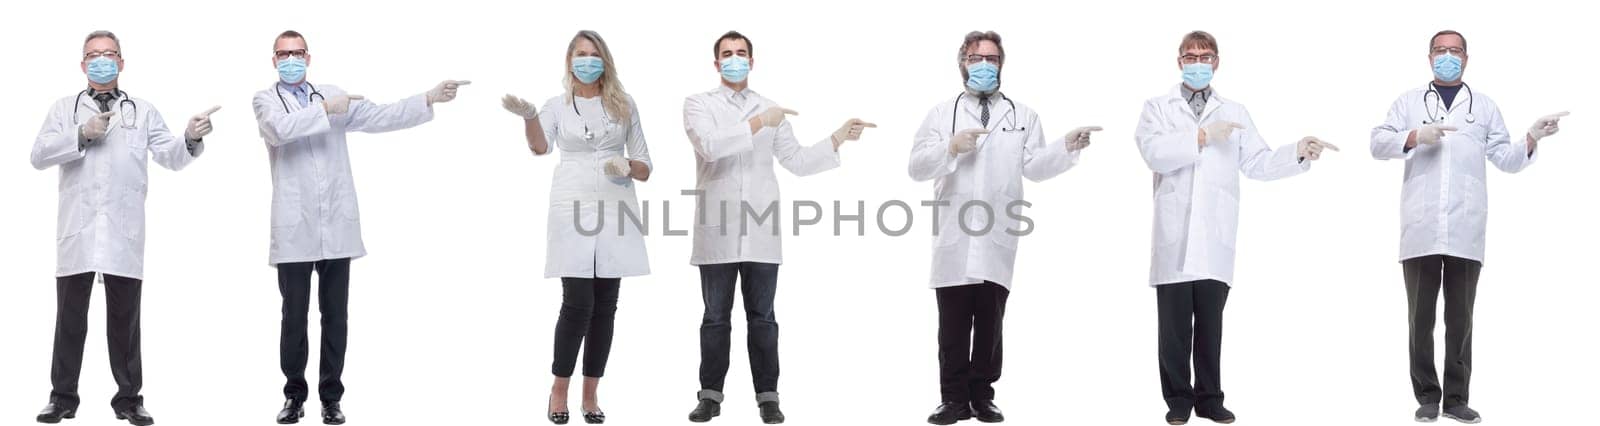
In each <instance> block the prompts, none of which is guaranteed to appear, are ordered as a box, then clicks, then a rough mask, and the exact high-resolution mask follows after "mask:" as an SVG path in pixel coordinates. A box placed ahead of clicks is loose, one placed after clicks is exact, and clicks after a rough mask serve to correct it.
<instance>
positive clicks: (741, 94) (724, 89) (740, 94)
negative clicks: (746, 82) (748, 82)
mask: <svg viewBox="0 0 1600 426" xmlns="http://www.w3.org/2000/svg"><path fill="white" fill-rule="evenodd" d="M717 93H719V94H722V96H723V97H724V98H728V99H730V100H734V101H744V100H745V99H749V98H750V97H751V96H754V95H755V94H756V92H755V91H754V90H750V87H749V86H745V88H744V90H739V91H734V90H733V88H732V87H728V85H726V84H719V85H717Z"/></svg>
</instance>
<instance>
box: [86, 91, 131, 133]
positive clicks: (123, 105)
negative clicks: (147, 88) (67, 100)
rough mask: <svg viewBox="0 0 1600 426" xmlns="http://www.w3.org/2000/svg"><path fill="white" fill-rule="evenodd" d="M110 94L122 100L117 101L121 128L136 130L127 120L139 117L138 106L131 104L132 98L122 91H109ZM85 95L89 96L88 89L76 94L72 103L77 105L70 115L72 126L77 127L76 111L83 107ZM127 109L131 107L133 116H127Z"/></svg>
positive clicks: (91, 109) (92, 109)
mask: <svg viewBox="0 0 1600 426" xmlns="http://www.w3.org/2000/svg"><path fill="white" fill-rule="evenodd" d="M111 92H112V93H115V94H116V95H117V97H120V98H122V100H120V101H117V113H118V114H121V115H122V128H124V129H134V128H136V127H134V125H133V122H130V121H128V120H137V116H138V115H139V104H136V103H134V102H133V97H131V96H128V92H124V91H122V89H111ZM87 94H89V89H83V91H82V92H78V96H77V98H76V99H75V100H74V101H73V102H76V103H77V105H75V106H74V107H73V111H74V113H73V114H72V125H73V126H77V125H78V114H77V113H76V111H77V108H82V107H83V95H87ZM90 99H93V98H90ZM128 107H133V115H131V116H130V115H129V114H128ZM89 110H90V111H97V110H95V109H94V108H90V109H89ZM97 113H98V112H97Z"/></svg>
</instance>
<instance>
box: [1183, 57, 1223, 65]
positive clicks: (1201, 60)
mask: <svg viewBox="0 0 1600 426" xmlns="http://www.w3.org/2000/svg"><path fill="white" fill-rule="evenodd" d="M1178 61H1179V62H1182V63H1183V64H1184V65H1189V64H1195V63H1201V64H1210V65H1215V64H1216V63H1217V55H1183V56H1179V57H1178Z"/></svg>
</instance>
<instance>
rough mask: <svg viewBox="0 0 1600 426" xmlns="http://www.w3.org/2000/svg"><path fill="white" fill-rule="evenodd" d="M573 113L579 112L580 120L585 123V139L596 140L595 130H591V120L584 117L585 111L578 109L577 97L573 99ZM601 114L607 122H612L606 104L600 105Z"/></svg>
mask: <svg viewBox="0 0 1600 426" xmlns="http://www.w3.org/2000/svg"><path fill="white" fill-rule="evenodd" d="M572 113H574V114H578V122H579V123H583V141H584V142H594V131H592V130H589V122H588V121H587V120H584V119H583V112H582V111H578V100H577V99H573V100H572ZM600 116H601V117H604V118H605V120H606V122H607V123H609V122H611V114H609V113H606V108H605V105H601V106H600Z"/></svg>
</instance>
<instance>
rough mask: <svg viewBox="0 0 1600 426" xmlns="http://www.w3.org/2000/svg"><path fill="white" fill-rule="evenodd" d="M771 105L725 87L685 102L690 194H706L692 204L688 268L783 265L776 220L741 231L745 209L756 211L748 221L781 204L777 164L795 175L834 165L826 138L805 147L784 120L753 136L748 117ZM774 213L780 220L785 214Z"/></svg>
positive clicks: (779, 209) (834, 156)
mask: <svg viewBox="0 0 1600 426" xmlns="http://www.w3.org/2000/svg"><path fill="white" fill-rule="evenodd" d="M774 106H777V103H774V102H772V101H770V100H767V99H766V98H763V97H761V95H760V94H757V93H756V92H755V91H754V90H750V89H745V90H744V91H742V92H737V93H736V92H734V91H733V89H730V88H728V87H727V86H717V88H716V89H715V90H711V91H709V92H704V93H697V94H694V95H690V96H689V97H688V98H687V99H684V101H683V130H684V132H685V133H688V135H689V142H690V143H692V144H694V154H695V159H696V160H698V165H697V169H696V172H695V189H697V190H700V191H703V193H702V194H703V195H701V198H700V200H698V202H697V203H696V206H695V218H696V220H695V226H694V250H693V252H692V254H691V255H690V257H689V263H690V264H692V265H713V264H720V263H735V262H761V263H783V244H782V240H781V239H780V234H781V233H782V232H781V231H782V229H781V228H782V227H781V226H779V224H778V222H777V220H776V218H775V217H768V218H766V219H765V220H764V221H762V222H761V223H759V224H758V223H757V221H756V220H754V219H745V220H744V221H745V222H744V223H745V226H746V229H744V232H741V229H740V218H741V217H742V216H743V212H742V210H743V207H742V206H743V204H745V203H747V204H748V205H749V206H750V208H751V209H753V210H754V212H755V213H753V214H752V215H753V216H760V214H761V213H762V212H764V211H765V210H766V209H767V207H768V206H772V205H776V203H778V201H779V200H780V199H781V198H780V197H779V194H778V176H777V175H776V174H774V173H773V170H772V163H773V160H774V159H776V160H777V162H778V164H781V165H783V168H785V169H788V170H789V172H790V173H794V174H795V175H798V176H809V175H813V174H817V173H821V172H823V171H827V170H831V169H833V168H835V167H839V153H838V152H836V151H834V149H833V142H832V137H831V136H830V137H825V138H823V139H822V140H821V141H818V142H817V143H815V144H812V145H811V146H802V145H800V141H799V140H797V139H795V137H794V128H793V127H790V126H789V122H788V121H785V122H783V123H782V124H779V125H778V127H776V128H772V127H763V128H761V130H759V131H757V132H756V133H755V134H751V133H750V124H749V121H750V119H751V118H754V117H755V116H756V115H757V114H760V113H761V112H762V111H766V110H767V108H770V107H774ZM724 205H726V208H725V210H724V207H722V206H724ZM702 207H703V208H704V209H705V210H701V208H702ZM776 208H777V210H776V212H777V213H778V214H779V216H778V217H782V216H781V214H782V212H783V211H784V210H786V209H785V208H784V206H781V205H777V206H776ZM700 218H704V219H705V220H704V222H702V221H700Z"/></svg>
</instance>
